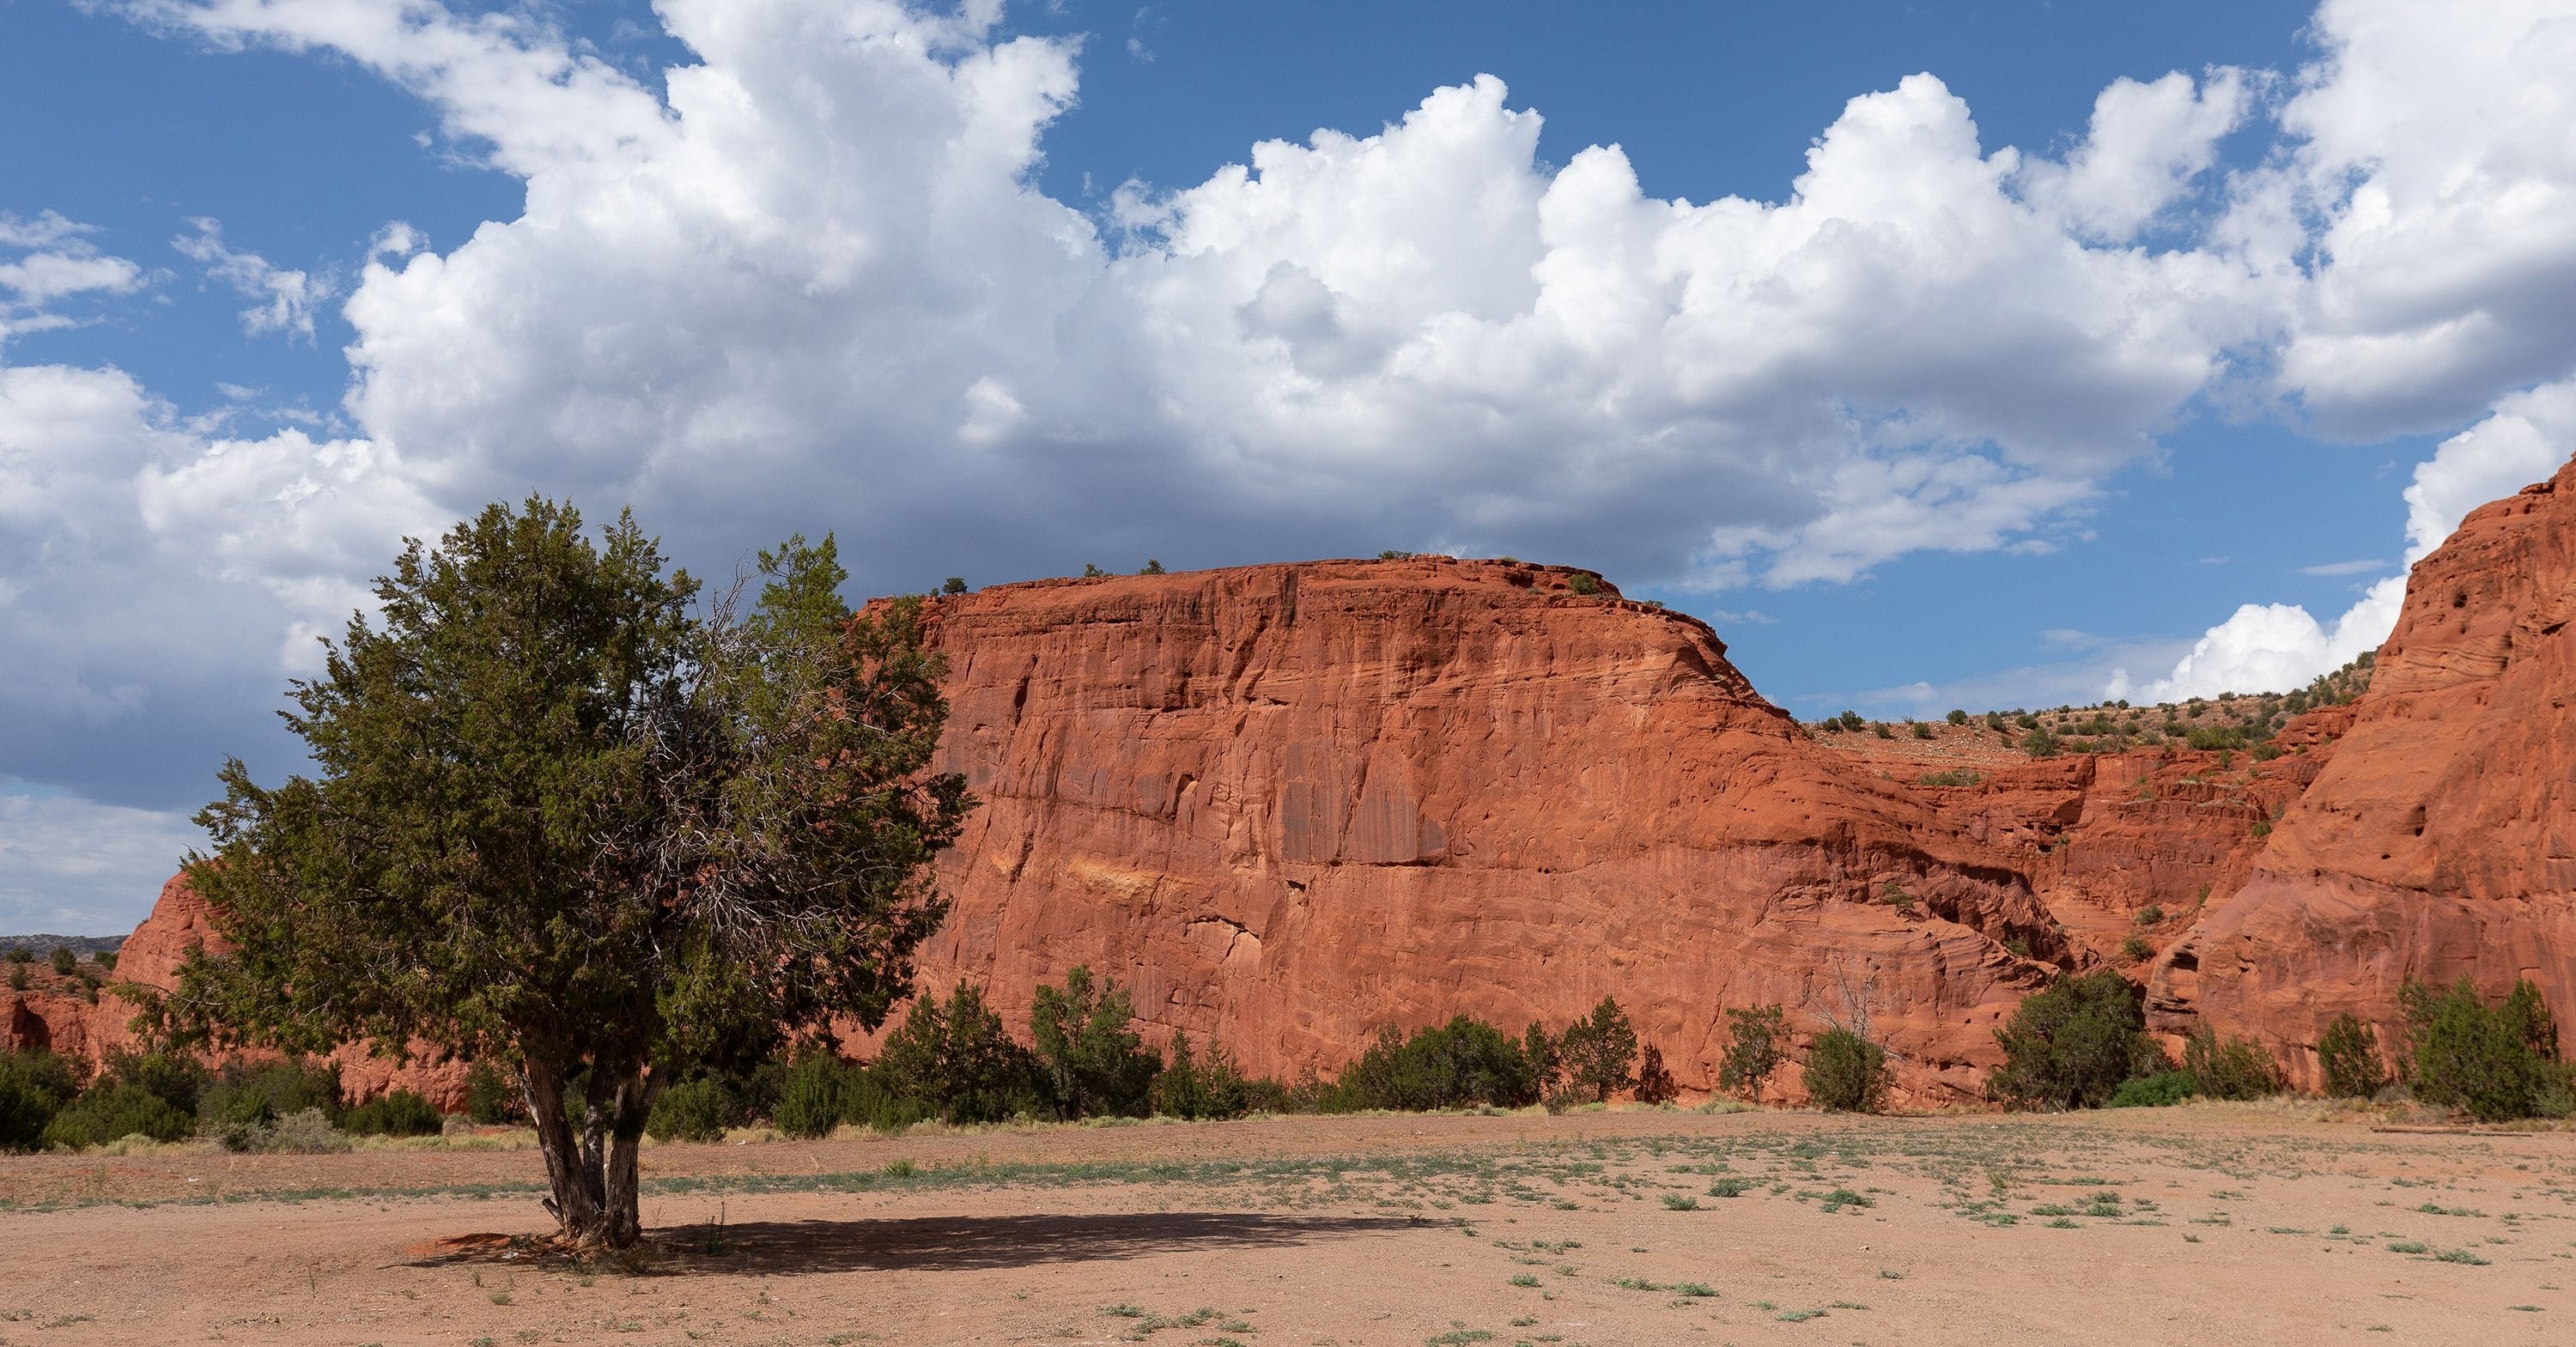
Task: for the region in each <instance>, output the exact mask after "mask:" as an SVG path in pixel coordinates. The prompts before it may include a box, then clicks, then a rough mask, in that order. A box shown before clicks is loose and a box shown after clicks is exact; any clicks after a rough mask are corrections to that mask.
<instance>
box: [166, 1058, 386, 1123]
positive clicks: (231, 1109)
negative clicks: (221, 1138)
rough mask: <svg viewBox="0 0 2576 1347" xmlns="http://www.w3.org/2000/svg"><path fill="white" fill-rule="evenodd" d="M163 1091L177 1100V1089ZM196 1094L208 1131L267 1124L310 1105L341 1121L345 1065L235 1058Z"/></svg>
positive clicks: (200, 1113)
mask: <svg viewBox="0 0 2576 1347" xmlns="http://www.w3.org/2000/svg"><path fill="white" fill-rule="evenodd" d="M163 1093H164V1094H165V1095H166V1096H169V1097H171V1098H172V1099H173V1102H176V1098H177V1095H176V1093H175V1092H173V1091H169V1090H165V1091H163ZM196 1100H197V1102H196V1106H195V1109H194V1112H195V1113H196V1115H197V1119H198V1121H199V1122H200V1123H202V1124H204V1126H205V1127H206V1129H207V1130H208V1131H220V1130H221V1129H222V1128H224V1127H226V1126H243V1127H260V1126H266V1125H268V1124H270V1123H274V1122H276V1121H277V1120H278V1119H280V1118H284V1117H290V1116H292V1115H294V1114H298V1113H302V1112H303V1111H305V1110H306V1109H320V1110H321V1111H322V1116H324V1117H325V1118H329V1119H331V1120H333V1121H335V1122H336V1121H338V1120H339V1118H340V1115H341V1111H342V1103H341V1095H340V1068H339V1067H338V1066H336V1065H333V1064H331V1063H328V1062H304V1061H293V1060H289V1061H272V1062H260V1063H255V1064H254V1063H235V1064H233V1065H230V1066H227V1067H225V1068H224V1069H223V1070H222V1071H221V1072H219V1073H217V1074H216V1075H215V1076H214V1078H213V1079H212V1080H210V1081H208V1082H207V1083H206V1084H205V1086H204V1087H203V1089H202V1090H200V1091H199V1092H198V1093H197V1094H196Z"/></svg>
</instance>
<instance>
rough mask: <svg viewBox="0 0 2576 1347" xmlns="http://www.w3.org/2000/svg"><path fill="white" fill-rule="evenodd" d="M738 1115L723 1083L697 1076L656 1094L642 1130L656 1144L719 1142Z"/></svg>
mask: <svg viewBox="0 0 2576 1347" xmlns="http://www.w3.org/2000/svg"><path fill="white" fill-rule="evenodd" d="M741 1116H742V1105H741V1103H740V1102H739V1101H738V1100H736V1099H735V1098H734V1094H733V1091H732V1090H731V1089H729V1088H727V1087H726V1085H725V1083H724V1082H723V1081H721V1080H718V1079H716V1078H715V1077H713V1076H696V1077H692V1078H691V1079H688V1080H682V1081H675V1082H673V1083H671V1084H669V1085H667V1086H664V1087H663V1088H662V1089H661V1090H659V1091H657V1092H655V1094H654V1096H653V1108H652V1111H651V1112H650V1113H647V1114H646V1115H645V1118H644V1131H645V1133H646V1134H647V1135H649V1136H651V1137H652V1138H653V1139H654V1140H655V1141H722V1140H724V1134H725V1129H726V1128H729V1127H731V1126H733V1125H734V1123H735V1122H736V1120H738V1119H739V1118H740V1117H741Z"/></svg>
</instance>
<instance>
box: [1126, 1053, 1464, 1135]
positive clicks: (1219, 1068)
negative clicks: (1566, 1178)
mask: <svg viewBox="0 0 2576 1347" xmlns="http://www.w3.org/2000/svg"><path fill="white" fill-rule="evenodd" d="M1496 1037H1498V1038H1499V1037H1501V1036H1500V1035H1499V1034H1497V1035H1496ZM1509 1041H1510V1040H1508V1039H1506V1040H1504V1042H1505V1043H1506V1044H1508V1043H1509ZM1152 1089H1153V1109H1154V1112H1156V1113H1159V1114H1162V1115H1163V1116H1164V1117H1167V1118H1183V1119H1187V1120H1190V1121H1194V1122H1195V1121H1204V1120H1207V1119H1211V1118H1240V1117H1242V1116H1243V1115H1244V1114H1245V1113H1246V1112H1248V1111H1249V1110H1250V1109H1251V1107H1252V1083H1251V1082H1250V1081H1248V1080H1246V1079H1244V1075H1243V1070H1242V1068H1240V1067H1238V1066H1236V1065H1235V1061H1234V1054H1232V1053H1230V1052H1227V1051H1226V1050H1225V1045H1223V1044H1221V1043H1218V1042H1215V1041H1214V1040H1210V1041H1209V1043H1208V1046H1207V1055H1206V1056H1205V1057H1201V1056H1200V1055H1199V1053H1198V1051H1197V1050H1196V1049H1194V1048H1192V1047H1191V1046H1190V1036H1189V1035H1188V1034H1175V1035H1173V1036H1172V1060H1171V1063H1170V1065H1168V1066H1165V1067H1164V1068H1163V1069H1162V1072H1161V1073H1160V1074H1159V1075H1156V1076H1154V1077H1153V1078H1152Z"/></svg>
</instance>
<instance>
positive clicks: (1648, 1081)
mask: <svg viewBox="0 0 2576 1347" xmlns="http://www.w3.org/2000/svg"><path fill="white" fill-rule="evenodd" d="M1681 1092H1682V1088H1681V1086H1680V1085H1679V1084H1678V1083H1676V1082H1675V1081H1674V1080H1673V1073H1672V1072H1671V1071H1669V1070H1667V1069H1666V1068H1665V1066H1664V1051H1663V1049H1661V1048H1658V1047H1656V1046H1655V1045H1654V1044H1652V1043H1649V1044H1647V1045H1646V1055H1645V1059H1644V1060H1643V1061H1641V1062H1640V1063H1639V1064H1638V1066H1637V1102H1638V1103H1640V1104H1669V1103H1671V1102H1673V1100H1674V1098H1675V1097H1677V1096H1678V1095H1680V1094H1681Z"/></svg>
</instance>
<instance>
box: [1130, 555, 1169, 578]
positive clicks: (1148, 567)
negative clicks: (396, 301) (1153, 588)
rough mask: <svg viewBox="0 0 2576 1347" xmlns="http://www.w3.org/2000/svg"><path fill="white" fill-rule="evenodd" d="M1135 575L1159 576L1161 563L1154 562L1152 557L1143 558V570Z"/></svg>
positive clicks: (1161, 568) (1161, 570)
mask: <svg viewBox="0 0 2576 1347" xmlns="http://www.w3.org/2000/svg"><path fill="white" fill-rule="evenodd" d="M1136 573H1137V574H1138V575H1161V574H1162V573H1163V563H1161V562H1159V561H1156V560H1155V559H1153V558H1152V557H1147V558H1145V568H1144V569H1143V570H1140V571H1138V572H1136Z"/></svg>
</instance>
